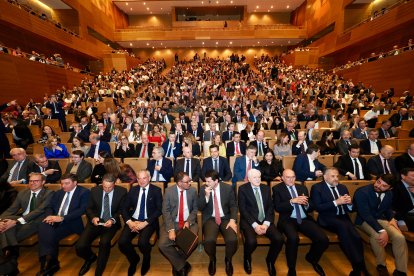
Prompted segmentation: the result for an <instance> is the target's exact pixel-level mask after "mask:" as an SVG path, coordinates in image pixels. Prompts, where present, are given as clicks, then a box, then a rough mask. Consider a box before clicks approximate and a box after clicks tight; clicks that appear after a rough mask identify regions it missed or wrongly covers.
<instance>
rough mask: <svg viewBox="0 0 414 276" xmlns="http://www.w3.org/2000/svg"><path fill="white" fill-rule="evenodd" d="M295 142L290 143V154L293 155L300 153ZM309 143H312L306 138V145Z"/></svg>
mask: <svg viewBox="0 0 414 276" xmlns="http://www.w3.org/2000/svg"><path fill="white" fill-rule="evenodd" d="M297 144H298V141H295V142H293V144H292V154H293V155H299V154H301V153H302V152H301V150H300V147H299V148H298V147H297ZM309 145H312V141H308V140H306V146H308V147H309Z"/></svg>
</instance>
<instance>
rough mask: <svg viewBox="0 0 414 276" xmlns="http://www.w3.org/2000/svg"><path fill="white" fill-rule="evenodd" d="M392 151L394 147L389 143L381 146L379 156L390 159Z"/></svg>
mask: <svg viewBox="0 0 414 276" xmlns="http://www.w3.org/2000/svg"><path fill="white" fill-rule="evenodd" d="M393 153H394V148H393V147H392V146H390V145H385V146H383V147H382V148H381V156H382V157H384V158H385V159H390V158H391V157H392V154H393Z"/></svg>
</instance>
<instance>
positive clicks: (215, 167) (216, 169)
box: [213, 159, 218, 172]
mask: <svg viewBox="0 0 414 276" xmlns="http://www.w3.org/2000/svg"><path fill="white" fill-rule="evenodd" d="M213 169H214V170H215V171H216V172H218V166H217V159H214V168H213Z"/></svg>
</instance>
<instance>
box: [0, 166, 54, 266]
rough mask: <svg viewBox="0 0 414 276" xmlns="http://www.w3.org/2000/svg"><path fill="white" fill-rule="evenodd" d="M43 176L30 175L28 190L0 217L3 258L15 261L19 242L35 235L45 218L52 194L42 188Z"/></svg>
mask: <svg viewBox="0 0 414 276" xmlns="http://www.w3.org/2000/svg"><path fill="white" fill-rule="evenodd" d="M45 179H46V178H45V176H44V175H42V174H40V173H31V174H30V176H29V182H28V185H27V186H28V189H25V190H22V191H20V192H19V193H18V194H17V198H16V199H15V200H14V202H13V204H12V205H11V206H10V207H9V208H8V209H7V210H6V211H4V212H3V213H2V214H1V215H0V246H1V249H2V250H3V258H4V259H5V260H6V261H7V260H8V259H9V258H15V259H16V260H17V258H18V256H19V247H18V245H19V242H20V241H22V240H24V239H26V238H28V237H30V236H32V235H34V234H36V233H37V231H38V229H39V224H40V223H41V222H42V220H43V219H44V218H45V209H46V207H47V206H48V205H49V202H50V199H51V198H52V195H53V192H52V191H50V190H46V189H45V188H44V184H45Z"/></svg>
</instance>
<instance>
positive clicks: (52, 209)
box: [45, 186, 90, 234]
mask: <svg viewBox="0 0 414 276" xmlns="http://www.w3.org/2000/svg"><path fill="white" fill-rule="evenodd" d="M89 195H90V191H89V190H88V189H86V188H84V187H82V186H77V187H76V190H75V192H74V193H73V195H72V199H71V201H70V204H69V208H68V213H67V214H66V216H64V219H63V222H62V225H65V226H66V227H68V228H69V229H70V230H71V231H72V232H74V233H77V234H81V233H82V231H83V222H82V215H83V214H85V211H86V207H87V206H88V201H89ZM64 196H65V192H64V191H63V190H59V191H57V192H55V193H54V194H53V197H52V199H51V200H50V204H49V206H48V208H46V213H45V215H46V216H56V215H57V214H58V212H59V208H60V206H61V205H62V201H63V198H64Z"/></svg>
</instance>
